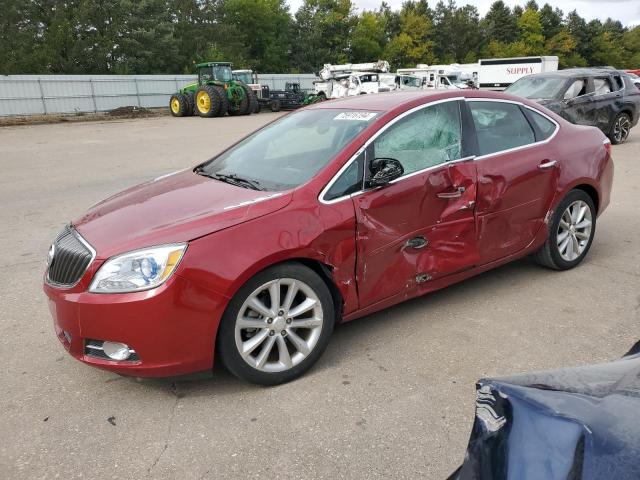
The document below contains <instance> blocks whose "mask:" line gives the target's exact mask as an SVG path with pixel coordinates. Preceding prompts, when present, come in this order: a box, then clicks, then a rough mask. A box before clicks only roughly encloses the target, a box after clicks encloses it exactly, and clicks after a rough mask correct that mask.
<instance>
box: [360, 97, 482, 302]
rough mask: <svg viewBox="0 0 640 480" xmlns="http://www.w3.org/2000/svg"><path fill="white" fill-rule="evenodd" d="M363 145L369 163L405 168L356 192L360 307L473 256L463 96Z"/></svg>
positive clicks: (472, 190) (462, 265)
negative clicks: (385, 161) (395, 176)
mask: <svg viewBox="0 0 640 480" xmlns="http://www.w3.org/2000/svg"><path fill="white" fill-rule="evenodd" d="M365 152H366V157H367V159H366V161H367V164H370V163H371V161H372V160H373V159H374V158H395V159H396V160H398V161H400V163H401V164H402V166H403V168H404V176H403V177H401V178H399V179H397V180H395V181H393V182H392V183H390V184H389V185H387V186H385V187H380V188H373V189H368V190H365V192H363V193H362V194H360V195H355V196H354V197H353V202H354V206H355V211H356V218H357V244H358V245H357V248H358V263H357V267H356V270H357V272H356V273H357V281H358V292H359V298H360V307H361V308H362V307H366V306H368V305H371V304H374V303H376V302H378V301H381V300H384V299H385V298H389V297H392V296H394V295H404V296H412V295H414V294H415V293H416V291H417V286H418V285H419V284H421V283H424V282H428V281H430V280H431V279H435V278H439V277H442V276H445V275H449V274H452V273H455V272H459V271H461V270H464V269H467V268H470V267H472V266H474V265H475V264H477V262H478V258H479V257H478V254H477V248H476V242H475V238H476V229H475V218H474V209H475V200H476V167H475V164H474V162H473V161H472V160H464V159H463V157H464V156H465V151H464V148H463V141H462V132H461V122H460V102H459V101H447V102H443V103H438V104H434V105H430V106H426V107H423V108H421V109H419V110H417V111H414V112H412V113H410V114H408V115H406V116H404V117H403V118H401V119H400V120H398V121H397V122H396V123H394V124H393V125H392V126H390V127H389V128H388V129H386V130H385V131H384V132H383V133H382V134H380V135H379V136H378V137H377V138H376V139H375V140H374V141H373V142H371V144H370V145H369V146H368V147H367V149H366V151H365ZM365 171H368V168H365Z"/></svg>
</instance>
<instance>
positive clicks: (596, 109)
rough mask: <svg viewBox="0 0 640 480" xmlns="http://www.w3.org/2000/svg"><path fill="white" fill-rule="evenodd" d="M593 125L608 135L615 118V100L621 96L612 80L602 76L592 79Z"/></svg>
mask: <svg viewBox="0 0 640 480" xmlns="http://www.w3.org/2000/svg"><path fill="white" fill-rule="evenodd" d="M593 89H594V96H593V123H591V125H593V126H594V127H598V128H599V129H600V130H602V131H603V132H605V133H609V130H610V128H611V124H612V123H613V119H614V118H615V116H616V113H617V108H616V100H618V99H619V98H620V96H621V95H622V94H621V92H618V91H617V90H619V88H617V87H615V86H614V83H613V78H612V77H611V76H609V75H602V76H598V77H594V78H593Z"/></svg>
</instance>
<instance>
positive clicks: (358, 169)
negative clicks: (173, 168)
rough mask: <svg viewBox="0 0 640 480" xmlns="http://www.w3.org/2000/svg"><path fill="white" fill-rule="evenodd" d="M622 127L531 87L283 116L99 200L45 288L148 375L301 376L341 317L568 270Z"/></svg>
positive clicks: (63, 315)
mask: <svg viewBox="0 0 640 480" xmlns="http://www.w3.org/2000/svg"><path fill="white" fill-rule="evenodd" d="M610 149H611V145H610V143H609V140H608V139H607V138H606V137H605V136H604V135H603V134H602V133H601V132H600V131H599V130H598V129H596V128H593V127H585V126H577V125H572V124H570V123H568V122H566V121H565V120H563V119H562V118H560V117H559V116H558V115H556V114H554V113H552V112H551V111H549V110H546V109H545V108H544V107H542V106H540V105H537V104H535V103H533V102H529V101H528V100H524V99H518V98H516V97H511V96H508V95H505V94H501V93H494V92H482V91H471V90H468V91H467V90H465V91H436V92H432V93H425V92H400V93H389V94H380V95H362V96H358V97H352V98H348V99H342V100H336V101H330V102H323V103H321V104H317V105H313V106H310V107H308V108H304V109H302V110H298V111H296V112H294V113H291V114H289V115H286V116H284V117H282V118H280V119H278V120H277V121H275V122H273V123H271V124H269V125H267V126H265V127H263V128H262V129H260V130H258V131H257V132H255V133H253V134H251V135H249V136H248V137H246V138H244V139H243V140H241V141H240V142H238V143H236V144H235V145H233V146H232V147H230V148H228V149H227V150H225V151H223V152H222V153H220V154H219V155H217V156H216V157H215V158H213V159H211V160H209V161H207V162H205V163H203V164H201V165H199V166H197V167H196V168H194V169H189V170H186V171H181V172H178V173H175V174H172V175H168V176H165V177H161V178H157V179H155V180H153V181H150V182H148V183H144V184H142V185H139V186H136V187H133V188H131V189H129V190H125V191H123V192H121V193H119V194H117V195H115V196H113V197H111V198H109V199H107V200H105V201H103V202H101V203H99V204H98V205H96V206H94V207H92V208H91V209H90V210H89V211H88V212H87V213H86V214H85V215H84V216H82V217H81V218H79V219H77V220H76V221H74V222H72V223H70V224H69V225H68V226H67V227H65V228H64V229H63V230H62V232H61V233H60V234H59V236H58V237H57V238H56V239H55V241H54V242H53V245H52V246H51V249H50V251H49V256H48V267H47V269H46V272H45V279H44V291H45V292H46V294H47V296H48V298H49V306H50V309H51V313H52V315H53V319H54V325H55V330H56V333H57V335H58V337H59V339H60V341H61V342H62V344H63V345H64V347H65V348H66V349H67V350H68V351H69V353H70V354H71V355H73V356H74V357H75V358H77V359H78V360H81V361H82V362H85V363H87V364H90V365H93V366H95V367H99V368H103V369H106V370H110V371H113V372H117V373H120V374H125V375H134V376H141V377H145V376H174V375H179V374H186V373H191V372H197V371H204V370H210V369H211V368H212V366H213V363H214V356H215V357H216V359H219V360H221V361H222V362H223V363H224V364H225V365H226V367H227V368H228V369H229V370H230V371H231V372H232V373H234V374H235V375H237V376H238V377H240V378H242V379H245V380H247V381H250V382H255V383H259V384H278V383H282V382H286V381H289V380H292V379H293V378H296V377H298V376H300V375H301V374H302V373H303V372H305V371H306V370H307V369H308V368H309V367H311V366H312V365H313V364H314V362H316V360H318V358H319V357H320V355H321V354H322V351H323V350H324V349H325V347H326V346H327V343H328V342H329V338H330V336H331V333H332V331H333V328H334V326H335V325H336V324H338V323H340V322H346V321H350V320H353V319H355V318H358V317H362V316H364V315H367V314H369V313H371V312H375V311H377V310H380V309H383V308H387V307H389V306H391V305H394V304H396V303H399V302H402V301H404V300H406V299H408V298H412V297H417V296H420V295H423V294H426V293H429V292H432V291H434V290H437V289H440V288H443V287H446V286H447V285H450V284H452V283H454V282H459V281H461V280H464V279H465V278H468V277H471V276H473V275H477V274H479V273H481V272H483V271H486V270H489V269H491V268H494V267H497V266H499V265H502V264H504V263H507V262H510V261H512V260H514V259H517V258H520V257H523V256H525V255H534V257H535V258H536V259H537V260H538V262H540V263H541V264H542V265H544V266H546V267H549V268H553V269H557V270H564V269H569V268H572V267H575V266H576V265H577V264H579V263H580V262H581V261H582V260H583V259H584V257H585V255H587V252H588V251H589V247H590V246H591V242H592V241H593V238H594V234H595V229H596V219H597V217H598V216H599V215H600V214H601V213H602V212H603V211H604V210H605V208H606V207H607V205H608V203H609V195H610V190H611V183H612V179H613V163H612V160H611V155H610Z"/></svg>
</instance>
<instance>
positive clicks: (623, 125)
mask: <svg viewBox="0 0 640 480" xmlns="http://www.w3.org/2000/svg"><path fill="white" fill-rule="evenodd" d="M630 131H631V117H629V115H628V114H626V113H619V114H618V116H617V117H616V119H615V120H614V121H613V126H612V127H611V132H610V133H609V140H611V143H612V144H613V145H619V144H621V143H624V142H626V141H627V138H629V132H630Z"/></svg>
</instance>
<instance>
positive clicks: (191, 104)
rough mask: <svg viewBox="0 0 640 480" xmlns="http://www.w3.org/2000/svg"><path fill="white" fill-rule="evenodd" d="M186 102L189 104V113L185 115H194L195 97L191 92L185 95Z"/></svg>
mask: <svg viewBox="0 0 640 480" xmlns="http://www.w3.org/2000/svg"><path fill="white" fill-rule="evenodd" d="M185 96H186V97H187V102H188V103H189V112H188V113H187V115H196V96H195V94H194V93H193V92H187V93H185Z"/></svg>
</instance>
